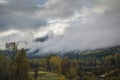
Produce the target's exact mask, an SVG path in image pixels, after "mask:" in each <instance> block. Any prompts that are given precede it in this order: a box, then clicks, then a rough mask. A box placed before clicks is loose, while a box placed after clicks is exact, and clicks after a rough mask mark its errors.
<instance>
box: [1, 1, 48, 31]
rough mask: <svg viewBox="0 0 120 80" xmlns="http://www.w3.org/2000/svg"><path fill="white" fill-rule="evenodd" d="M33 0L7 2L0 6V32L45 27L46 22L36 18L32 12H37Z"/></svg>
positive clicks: (35, 2)
mask: <svg viewBox="0 0 120 80" xmlns="http://www.w3.org/2000/svg"><path fill="white" fill-rule="evenodd" d="M37 5H38V3H37V1H35V0H8V3H6V4H1V5H0V31H4V30H9V29H18V30H21V29H38V28H39V27H41V26H45V25H47V20H45V19H42V18H40V17H39V18H38V17H36V16H35V15H34V11H36V10H38V7H37Z"/></svg>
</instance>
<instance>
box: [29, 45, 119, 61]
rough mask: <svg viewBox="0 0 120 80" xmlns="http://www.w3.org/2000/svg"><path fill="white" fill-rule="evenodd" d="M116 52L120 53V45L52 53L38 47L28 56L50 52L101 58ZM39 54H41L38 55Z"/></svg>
mask: <svg viewBox="0 0 120 80" xmlns="http://www.w3.org/2000/svg"><path fill="white" fill-rule="evenodd" d="M115 53H120V46H115V47H110V48H104V49H97V50H91V51H82V52H80V51H68V52H56V53H54V52H52V53H42V54H41V52H40V50H39V49H36V50H35V51H33V52H31V53H28V57H30V58H33V57H34V58H40V57H43V56H47V55H49V54H56V55H60V56H62V57H68V58H76V59H79V58H86V57H96V58H101V57H105V56H108V55H114V54H115ZM37 54H39V55H37Z"/></svg>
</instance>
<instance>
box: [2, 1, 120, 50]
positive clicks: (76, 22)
mask: <svg viewBox="0 0 120 80" xmlns="http://www.w3.org/2000/svg"><path fill="white" fill-rule="evenodd" d="M46 36H47V39H45V40H44V41H36V39H42V38H46ZM14 41H15V42H18V41H21V42H22V41H25V42H27V44H24V43H20V44H19V47H20V48H21V47H23V48H30V49H31V50H35V49H40V50H41V51H42V52H49V51H53V52H58V51H74V50H80V51H84V50H94V49H100V48H107V47H113V46H117V45H120V0H0V47H1V48H4V46H5V43H9V42H14Z"/></svg>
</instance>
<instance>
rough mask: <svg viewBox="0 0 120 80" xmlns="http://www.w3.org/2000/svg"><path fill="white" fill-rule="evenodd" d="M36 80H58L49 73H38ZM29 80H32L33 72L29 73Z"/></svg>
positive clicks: (54, 75)
mask: <svg viewBox="0 0 120 80" xmlns="http://www.w3.org/2000/svg"><path fill="white" fill-rule="evenodd" d="M38 73H39V76H38V80H59V75H58V74H55V73H51V72H44V71H39V72H38ZM30 78H31V80H34V72H30Z"/></svg>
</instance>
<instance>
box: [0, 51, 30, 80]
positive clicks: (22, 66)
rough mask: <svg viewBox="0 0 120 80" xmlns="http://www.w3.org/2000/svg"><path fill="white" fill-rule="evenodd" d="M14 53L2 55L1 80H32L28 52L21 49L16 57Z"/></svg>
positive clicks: (0, 58)
mask: <svg viewBox="0 0 120 80" xmlns="http://www.w3.org/2000/svg"><path fill="white" fill-rule="evenodd" d="M13 53H14V52H13ZM13 53H12V54H11V53H10V54H9V55H7V56H4V55H0V80H30V79H29V71H30V62H29V60H28V59H27V57H26V51H25V50H24V49H21V50H20V51H17V52H16V53H15V54H14V55H13Z"/></svg>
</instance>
